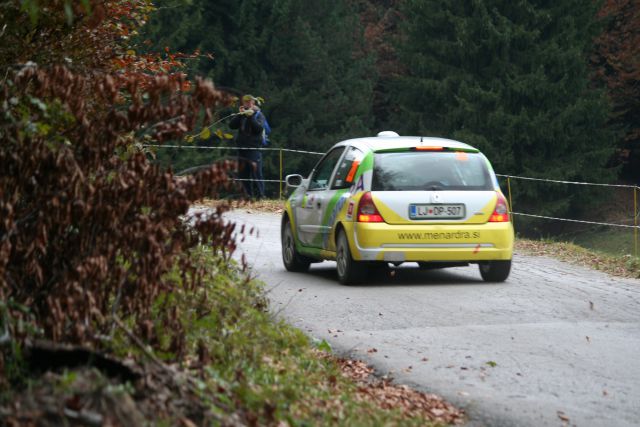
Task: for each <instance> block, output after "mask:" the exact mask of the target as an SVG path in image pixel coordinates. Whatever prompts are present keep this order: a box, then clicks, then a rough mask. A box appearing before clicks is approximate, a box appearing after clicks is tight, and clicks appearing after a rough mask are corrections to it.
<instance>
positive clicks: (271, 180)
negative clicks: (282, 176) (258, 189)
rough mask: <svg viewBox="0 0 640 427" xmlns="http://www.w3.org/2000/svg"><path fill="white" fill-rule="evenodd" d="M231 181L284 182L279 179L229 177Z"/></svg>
mask: <svg viewBox="0 0 640 427" xmlns="http://www.w3.org/2000/svg"><path fill="white" fill-rule="evenodd" d="M231 181H262V182H285V181H280V180H279V179H251V178H231Z"/></svg>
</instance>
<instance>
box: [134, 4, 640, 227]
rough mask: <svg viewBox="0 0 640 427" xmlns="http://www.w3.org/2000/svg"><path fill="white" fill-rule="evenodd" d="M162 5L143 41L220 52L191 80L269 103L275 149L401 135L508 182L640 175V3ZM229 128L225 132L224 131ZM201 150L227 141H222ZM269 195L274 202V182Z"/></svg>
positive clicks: (302, 163) (568, 203)
mask: <svg viewBox="0 0 640 427" xmlns="http://www.w3.org/2000/svg"><path fill="white" fill-rule="evenodd" d="M158 5H159V9H160V10H159V12H158V13H157V14H156V15H155V17H154V19H152V20H151V22H150V23H149V25H147V26H146V31H147V32H146V33H145V34H144V36H143V37H141V43H140V45H141V46H145V43H146V46H147V47H148V48H149V49H151V50H154V51H159V50H162V49H164V48H169V49H171V50H177V51H181V52H194V51H200V52H211V53H212V54H213V57H211V58H202V59H199V60H197V61H191V62H190V63H189V64H188V72H189V73H190V74H198V75H205V76H208V77H211V78H212V79H213V80H214V81H215V82H216V83H217V84H218V88H223V89H225V90H227V91H229V92H230V93H232V94H236V95H238V94H241V93H247V92H248V93H252V94H254V95H256V96H261V97H263V98H264V99H265V100H266V102H265V104H264V105H263V110H264V112H265V113H266V116H267V117H268V120H269V122H270V124H271V126H272V128H273V134H272V138H271V140H272V144H271V147H272V148H274V147H275V148H277V147H282V148H289V149H299V150H309V151H319V152H324V151H326V150H327V149H328V148H329V147H330V146H331V145H333V144H334V143H336V142H338V141H340V140H342V139H345V138H349V137H360V136H367V135H375V134H376V133H377V132H379V131H381V130H394V131H396V132H398V133H400V134H401V135H426V136H441V137H449V138H454V139H458V140H461V141H463V142H466V143H469V144H471V145H474V146H476V147H478V148H479V149H480V150H482V151H483V152H484V153H485V154H486V155H487V156H488V157H489V159H490V160H491V161H492V163H493V166H494V169H495V170H496V172H497V173H501V174H508V175H519V176H527V177H533V178H546V179H555V180H566V181H579V182H598V183H613V182H631V183H637V182H638V180H639V179H640V128H639V123H640V105H639V103H640V101H639V100H640V93H639V92H640V85H638V80H639V78H640V66H639V65H640V64H639V62H640V55H639V52H640V30H639V28H640V4H639V3H638V2H634V1H630V0H615V1H614V0H607V1H604V2H598V1H592V2H584V1H578V0H562V1H558V2H551V3H550V2H546V1H539V0H518V1H509V2H506V1H501V0H482V1H461V2H440V1H437V0H386V1H382V0H378V1H374V0H343V1H329V0H319V1H313V2H308V1H303V0H275V1H271V2H264V1H258V0H245V1H241V2H238V1H231V0H227V1H211V0H192V1H188V2H181V1H180V0H164V1H159V2H158ZM143 40H144V42H143ZM230 112H233V110H228V111H220V113H219V117H223V116H224V115H226V114H228V113H230ZM221 127H222V129H223V130H224V131H225V133H226V131H227V129H225V128H224V122H222V124H221ZM218 135H219V136H222V135H223V133H222V132H219V133H218ZM195 144H197V145H201V146H232V141H229V140H226V139H224V138H219V137H217V136H216V135H215V134H213V135H212V136H211V137H210V138H208V139H206V140H205V139H196V141H195ZM232 154H233V152H232V151H221V150H167V149H162V150H160V152H159V158H160V160H161V161H162V162H164V164H169V163H170V164H172V166H173V167H174V169H175V170H176V171H180V170H183V169H186V168H188V167H192V166H196V165H198V164H201V163H207V162H210V161H212V160H213V159H216V158H219V157H220V156H222V157H224V156H228V155H232ZM317 160H318V157H317V156H313V155H306V156H305V155H289V154H287V155H286V156H285V162H284V169H285V170H284V173H285V174H288V173H300V174H303V175H306V174H308V172H309V171H310V170H311V168H312V166H313V164H314V163H315V162H316V161H317ZM265 167H266V171H265V176H266V177H267V178H270V179H278V178H279V176H278V167H279V159H278V155H277V153H267V154H266V155H265ZM267 190H268V192H269V194H271V195H272V196H277V195H278V184H277V183H268V184H267ZM512 191H513V192H514V196H515V198H516V200H517V203H518V207H519V210H521V211H535V213H537V214H540V215H553V216H569V217H574V218H576V217H581V216H583V215H585V214H587V215H588V210H589V209H590V208H589V207H592V206H593V203H594V201H595V202H596V203H599V204H601V203H603V202H604V201H605V200H606V197H607V193H608V192H607V191H594V190H592V189H588V188H579V189H576V188H575V187H570V186H558V185H551V186H550V185H548V184H545V183H533V182H526V183H521V182H518V183H514V184H513V188H512ZM514 204H515V202H514ZM533 208H535V209H533ZM522 224H523V223H522V222H521V225H522ZM525 225H526V223H525Z"/></svg>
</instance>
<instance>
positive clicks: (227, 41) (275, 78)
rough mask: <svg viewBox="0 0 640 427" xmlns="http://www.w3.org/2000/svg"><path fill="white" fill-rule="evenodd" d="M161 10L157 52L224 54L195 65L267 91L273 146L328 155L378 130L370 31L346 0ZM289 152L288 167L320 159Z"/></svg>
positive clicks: (238, 86)
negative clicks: (365, 47)
mask: <svg viewBox="0 0 640 427" xmlns="http://www.w3.org/2000/svg"><path fill="white" fill-rule="evenodd" d="M160 3H161V2H160ZM160 6H162V5H160ZM158 15H159V16H158V17H157V18H155V19H154V20H153V22H152V24H151V25H152V28H153V31H152V32H151V33H150V34H149V35H148V37H150V38H152V39H154V40H157V42H156V44H155V46H154V48H155V49H158V48H163V47H164V46H165V45H166V46H169V47H171V49H175V50H179V51H183V52H189V51H193V50H195V49H200V51H202V52H211V53H213V55H214V60H213V61H200V63H199V64H197V65H194V66H193V67H192V69H191V72H194V73H200V74H205V75H207V76H208V77H211V78H212V79H213V80H214V81H216V82H217V83H218V84H219V85H221V86H223V87H225V88H228V89H229V90H232V91H234V92H235V93H237V94H240V93H245V92H249V93H251V94H253V95H256V96H261V97H263V98H265V100H266V102H265V104H264V106H263V110H264V112H265V114H266V116H267V118H268V120H269V123H270V124H271V126H272V130H273V133H272V138H271V140H272V146H273V147H284V148H292V149H302V150H310V151H318V152H323V151H325V150H326V149H327V148H328V147H330V146H331V145H332V144H334V143H336V142H338V141H340V140H341V139H344V138H347V137H352V136H363V135H368V134H370V132H371V130H370V127H371V123H372V122H373V116H372V109H371V103H372V91H373V85H374V83H373V82H374V81H375V78H376V76H375V70H374V67H373V61H372V60H371V58H370V57H369V56H367V55H365V54H362V53H360V54H358V53H356V52H361V51H362V49H358V47H359V46H360V45H361V44H362V39H363V31H362V27H361V25H360V22H359V20H358V16H357V15H356V13H355V11H354V10H353V9H352V8H351V7H350V6H349V5H348V4H347V2H346V1H331V0H317V1H314V2H306V1H303V0H274V1H272V2H264V1H258V0H244V1H240V2H238V1H230V0H229V1H222V2H220V1H211V0H193V1H192V2H191V4H190V5H183V6H181V7H178V8H172V9H161V10H160V13H159V14H158ZM285 156H286V158H285V166H286V170H285V172H286V173H302V174H306V173H308V172H309V170H310V168H311V166H312V165H313V164H314V163H315V162H317V160H318V157H317V156H303V155H296V156H294V155H285ZM277 163H278V159H277V157H276V156H275V155H271V156H267V158H266V166H267V168H268V169H269V170H268V171H267V173H265V175H270V176H271V177H273V176H274V174H275V173H276V171H277Z"/></svg>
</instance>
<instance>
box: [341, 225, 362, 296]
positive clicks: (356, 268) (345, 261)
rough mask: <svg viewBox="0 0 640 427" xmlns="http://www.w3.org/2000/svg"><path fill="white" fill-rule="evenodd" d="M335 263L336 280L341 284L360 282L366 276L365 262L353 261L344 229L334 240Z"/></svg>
mask: <svg viewBox="0 0 640 427" xmlns="http://www.w3.org/2000/svg"><path fill="white" fill-rule="evenodd" d="M336 264H337V268H336V270H337V271H338V280H339V281H340V283H342V284H343V285H355V284H357V283H361V282H362V281H363V280H364V278H365V276H366V273H367V270H366V264H365V263H364V262H358V261H354V259H353V257H352V256H351V250H350V249H349V241H348V240H347V235H346V234H345V232H344V230H340V232H339V234H338V240H337V242H336Z"/></svg>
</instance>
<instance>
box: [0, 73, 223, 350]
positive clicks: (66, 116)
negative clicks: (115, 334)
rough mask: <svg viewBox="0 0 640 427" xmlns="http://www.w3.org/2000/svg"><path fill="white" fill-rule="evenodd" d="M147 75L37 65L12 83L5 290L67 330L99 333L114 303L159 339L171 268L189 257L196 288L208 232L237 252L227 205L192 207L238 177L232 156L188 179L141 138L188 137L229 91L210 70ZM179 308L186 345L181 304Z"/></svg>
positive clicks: (8, 93) (1, 195)
mask: <svg viewBox="0 0 640 427" xmlns="http://www.w3.org/2000/svg"><path fill="white" fill-rule="evenodd" d="M138 82H139V80H138V79H136V78H127V77H122V76H118V75H109V74H106V75H93V76H91V77H85V76H80V75H75V74H73V73H72V72H70V71H69V70H68V69H66V68H64V67H53V68H50V69H38V68H37V67H35V66H26V67H23V68H22V69H21V70H20V71H19V72H17V73H15V74H14V75H13V76H12V77H10V78H9V79H8V81H7V84H5V85H4V86H3V88H2V89H0V141H1V145H0V165H1V166H0V300H1V301H4V302H9V304H8V306H9V308H10V310H9V311H8V316H9V318H11V319H13V320H16V319H18V318H23V319H24V320H28V319H27V317H26V316H27V314H25V312H24V311H22V310H18V309H15V307H19V305H22V306H26V307H28V308H29V311H30V313H31V316H32V317H31V319H32V320H31V321H32V322H34V323H35V326H37V327H39V328H41V329H42V330H43V333H44V336H45V337H47V338H50V339H52V340H55V341H67V342H74V343H92V344H96V343H98V342H99V339H98V337H100V336H101V335H103V334H106V333H108V332H109V330H110V328H111V327H112V325H113V323H112V319H113V316H118V317H121V318H127V319H131V320H132V321H133V322H132V323H133V324H134V325H136V326H135V327H136V328H137V331H138V333H140V334H141V335H143V336H145V337H146V338H147V339H149V340H151V339H153V337H152V336H149V333H150V331H149V330H148V329H149V328H147V327H146V326H145V325H149V324H151V322H152V321H153V320H154V319H152V313H151V309H152V305H153V302H154V301H156V300H157V298H158V297H159V296H161V295H163V294H165V295H166V294H168V293H171V292H172V291H173V286H175V283H174V282H172V281H169V280H168V279H166V276H167V274H166V273H167V272H168V271H170V270H171V269H172V268H173V267H174V266H175V265H176V263H179V264H180V270H181V274H182V287H183V288H185V289H186V290H187V291H195V290H197V287H198V285H199V282H200V278H201V275H202V271H198V270H197V269H196V268H195V267H193V266H192V265H191V264H190V262H189V259H188V257H186V256H184V255H185V254H186V252H187V251H188V250H189V249H190V248H192V247H194V246H195V245H196V244H198V241H200V240H202V239H204V241H206V242H208V244H209V245H211V246H212V247H213V248H214V249H215V250H217V251H219V252H220V253H221V254H222V255H223V256H225V257H228V256H229V255H230V254H231V253H232V252H233V250H234V249H235V243H234V241H233V238H232V233H233V231H234V226H233V225H231V224H225V223H224V222H223V221H222V219H221V215H222V213H224V212H225V210H227V209H228V207H227V206H225V205H221V206H219V207H218V208H217V210H216V211H215V213H214V214H213V215H210V216H208V217H202V218H196V219H195V221H194V222H193V224H192V227H187V226H186V225H185V224H184V219H183V217H182V216H183V215H185V214H186V213H187V211H188V208H189V206H190V205H191V204H192V203H193V202H194V201H196V200H199V199H201V198H203V197H205V196H206V197H215V195H216V191H218V190H219V189H221V188H222V187H223V186H225V185H226V183H227V180H226V174H225V167H224V166H212V167H211V168H210V169H208V170H206V171H204V172H202V173H200V174H198V175H197V176H194V177H190V178H188V179H185V180H181V181H180V182H178V181H177V180H175V179H174V176H173V174H172V172H171V171H166V170H162V169H160V168H159V167H158V166H155V165H153V164H152V163H151V162H149V160H148V158H147V155H146V154H145V153H144V152H143V150H142V148H140V147H141V146H140V145H139V144H138V143H137V142H136V141H140V140H144V139H152V140H154V141H164V140H168V139H172V138H179V137H181V136H182V135H183V134H184V133H185V132H187V131H188V130H190V129H192V128H193V127H194V125H195V124H196V121H197V118H198V114H199V113H201V112H202V111H203V109H204V112H205V115H206V116H207V117H210V116H211V109H212V108H217V107H219V106H220V105H222V104H224V103H225V101H226V100H225V97H224V95H223V94H221V93H220V92H218V91H216V90H215V88H214V87H213V85H212V84H211V83H210V82H208V81H205V80H199V81H197V83H196V84H195V85H194V88H193V90H192V91H191V92H190V93H184V92H182V91H181V88H182V87H184V86H183V84H182V83H183V82H181V81H179V80H175V79H169V78H166V77H162V76H160V77H156V78H154V79H152V80H151V81H150V82H147V83H146V84H145V87H144V89H142V88H141V87H140V85H139V83H138ZM136 147H138V148H136ZM12 307H13V309H12ZM168 319H169V320H168V322H167V323H166V325H165V327H166V332H167V333H168V334H169V335H170V336H171V337H172V339H171V341H173V342H174V343H178V345H180V343H182V342H184V340H181V339H180V337H181V336H182V334H183V331H182V327H181V325H180V323H179V321H178V319H177V315H173V316H171V315H169V316H168ZM9 323H11V324H13V325H15V324H16V322H9ZM10 332H11V333H12V335H13V338H14V339H21V338H22V337H21V336H20V333H21V332H20V331H19V330H18V329H17V328H15V327H14V328H13V329H12V330H11V331H10ZM143 332H144V333H143ZM151 333H152V332H151Z"/></svg>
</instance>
